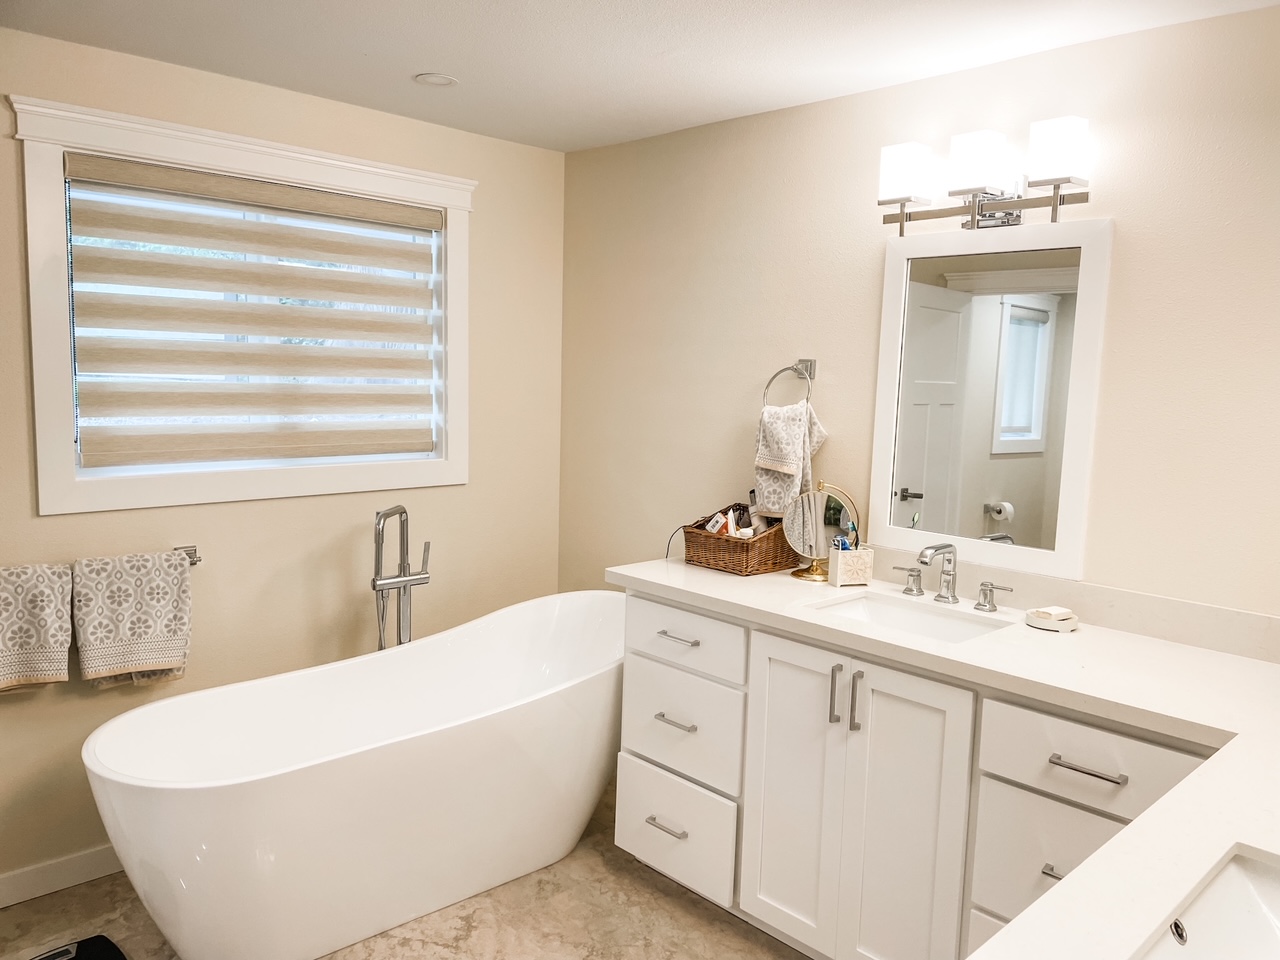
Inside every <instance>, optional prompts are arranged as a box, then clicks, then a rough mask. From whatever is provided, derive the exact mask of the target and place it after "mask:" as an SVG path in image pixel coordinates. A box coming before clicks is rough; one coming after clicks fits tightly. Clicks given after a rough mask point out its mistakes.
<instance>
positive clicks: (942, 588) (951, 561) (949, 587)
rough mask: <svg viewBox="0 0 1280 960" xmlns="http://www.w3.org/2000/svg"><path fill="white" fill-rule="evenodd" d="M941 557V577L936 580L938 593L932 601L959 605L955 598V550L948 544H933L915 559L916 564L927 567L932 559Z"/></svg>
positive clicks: (958, 600) (957, 599)
mask: <svg viewBox="0 0 1280 960" xmlns="http://www.w3.org/2000/svg"><path fill="white" fill-rule="evenodd" d="M938 556H940V557H942V575H941V576H940V577H939V579H938V592H937V594H936V595H935V596H934V598H933V599H934V600H936V601H938V603H959V602H960V598H959V597H957V596H956V548H955V547H954V546H953V545H952V544H950V543H935V544H934V545H933V546H931V547H925V548H924V549H923V550H921V551H920V556H918V557H916V563H918V564H920V565H921V566H924V567H927V566H929V565H930V564H932V563H933V558H934V557H938Z"/></svg>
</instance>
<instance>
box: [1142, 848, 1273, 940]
mask: <svg viewBox="0 0 1280 960" xmlns="http://www.w3.org/2000/svg"><path fill="white" fill-rule="evenodd" d="M1181 939H1185V943H1182V942H1180V940H1181ZM1170 958H1176V960H1228V958H1229V960H1272V958H1280V865H1277V864H1276V863H1267V862H1265V861H1263V860H1259V859H1256V858H1254V857H1251V856H1247V855H1245V854H1237V855H1236V856H1234V857H1232V858H1231V859H1230V860H1228V861H1227V862H1226V865H1225V866H1223V868H1222V869H1221V870H1219V871H1218V873H1217V875H1216V876H1214V878H1213V879H1212V880H1210V881H1209V883H1208V886H1206V887H1205V888H1204V889H1203V890H1201V891H1200V892H1199V893H1198V894H1196V895H1195V896H1194V897H1193V898H1192V899H1191V902H1190V903H1188V904H1187V905H1186V906H1185V907H1184V908H1183V909H1182V911H1181V912H1180V913H1179V914H1178V919H1177V920H1176V921H1175V922H1174V923H1173V924H1170V925H1169V927H1166V928H1165V929H1163V930H1161V931H1160V935H1159V937H1158V938H1157V939H1156V942H1155V944H1154V945H1153V946H1152V947H1150V948H1149V949H1148V950H1147V951H1146V952H1145V953H1141V954H1139V955H1138V957H1137V958H1136V960H1170Z"/></svg>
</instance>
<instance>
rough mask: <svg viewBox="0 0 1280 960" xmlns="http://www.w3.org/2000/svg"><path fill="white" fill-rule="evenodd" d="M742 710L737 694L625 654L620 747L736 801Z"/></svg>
mask: <svg viewBox="0 0 1280 960" xmlns="http://www.w3.org/2000/svg"><path fill="white" fill-rule="evenodd" d="M745 706H746V694H744V693H743V692H742V691H741V690H734V689H731V688H730V687H726V686H724V685H722V684H719V683H716V682H715V681H713V680H707V679H705V678H703V677H695V676H694V675H693V674H691V673H685V672H684V671H683V670H677V669H676V668H675V667H670V666H667V665H666V664H663V663H655V662H654V661H653V660H648V659H646V658H644V657H640V656H636V654H634V653H628V654H627V657H626V661H625V663H624V665H623V668H622V746H623V748H624V749H627V750H633V751H635V752H636V753H640V754H643V755H644V756H646V757H648V758H649V759H650V760H653V761H655V762H656V763H660V764H662V765H663V766H664V767H670V768H671V769H673V770H678V771H679V772H680V773H683V774H686V775H688V776H690V777H692V778H693V779H695V780H701V781H702V782H703V783H705V784H707V785H708V786H712V787H715V788H716V789H717V790H723V791H724V792H725V793H728V794H732V795H733V796H735V797H736V796H737V795H738V793H739V792H740V790H741V788H742V729H743V716H744V711H745ZM659 715H661V719H660V718H659ZM685 727H690V728H694V729H689V730H686V729H684V728H685Z"/></svg>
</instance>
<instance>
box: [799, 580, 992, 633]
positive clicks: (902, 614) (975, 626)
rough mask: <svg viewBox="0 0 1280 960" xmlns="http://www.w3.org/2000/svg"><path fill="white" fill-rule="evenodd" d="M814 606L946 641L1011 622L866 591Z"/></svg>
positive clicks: (848, 617)
mask: <svg viewBox="0 0 1280 960" xmlns="http://www.w3.org/2000/svg"><path fill="white" fill-rule="evenodd" d="M814 607H815V608H816V609H821V610H822V611H823V612H824V613H830V614H834V615H835V616H838V617H845V618H847V619H849V620H855V621H859V622H861V623H867V624H871V625H873V626H879V627H888V628H889V629H891V630H900V631H902V632H904V633H913V634H915V635H916V636H920V637H927V638H929V639H931V640H942V641H945V642H947V643H962V642H963V641H965V640H972V639H973V638H974V637H980V636H982V635H983V634H984V633H991V632H992V631H994V630H999V629H1001V628H1003V627H1007V626H1008V624H1007V623H1006V622H1004V621H1003V620H992V619H990V618H988V617H984V616H980V615H978V614H973V613H968V612H967V611H963V610H956V609H954V608H952V607H949V606H946V605H943V604H933V605H931V606H926V605H925V604H924V603H922V602H920V601H917V600H908V599H906V598H905V597H904V598H902V599H898V598H897V597H886V596H883V595H882V594H878V593H865V592H864V593H860V594H857V595H855V596H851V597H841V598H839V599H837V600H824V601H822V602H821V603H816V604H814Z"/></svg>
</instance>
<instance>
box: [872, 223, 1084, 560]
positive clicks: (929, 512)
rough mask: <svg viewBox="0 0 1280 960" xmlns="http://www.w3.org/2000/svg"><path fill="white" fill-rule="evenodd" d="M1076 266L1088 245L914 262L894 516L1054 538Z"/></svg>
mask: <svg viewBox="0 0 1280 960" xmlns="http://www.w3.org/2000/svg"><path fill="white" fill-rule="evenodd" d="M1079 263H1080V250H1079V248H1063V249H1057V250H1031V251H1021V252H1017V253H1000V254H976V255H959V256H954V257H926V258H922V259H915V260H912V261H911V262H910V267H909V282H908V283H907V299H906V308H905V310H904V313H903V328H902V358H901V378H900V382H899V393H898V424H897V435H896V440H895V445H894V468H893V494H892V504H891V511H890V522H891V523H892V524H893V525H894V526H898V527H911V526H914V527H915V528H916V529H919V530H928V531H930V532H933V533H937V534H939V535H940V538H943V537H965V538H970V539H978V538H997V542H1005V543H1014V544H1016V545H1018V546H1025V547H1037V548H1041V549H1046V550H1051V549H1053V547H1054V543H1055V542H1056V539H1057V525H1058V499H1059V493H1060V487H1061V476H1062V440H1063V434H1064V428H1065V423H1066V410H1067V400H1068V398H1067V384H1068V382H1069V379H1070V365H1071V352H1072V350H1071V347H1072V339H1073V335H1074V328H1075V303H1076V291H1077V287H1078V284H1079ZM904 491H905V499H904ZM988 504H1013V505H1014V507H1015V510H1014V511H1013V514H1012V515H1011V516H1010V515H1009V514H1008V513H1007V512H1003V514H1004V515H1003V516H1002V517H996V516H993V515H992V513H991V512H990V511H989V509H988V508H987V505H988ZM917 514H919V518H918V520H917V519H916V515H917Z"/></svg>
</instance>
